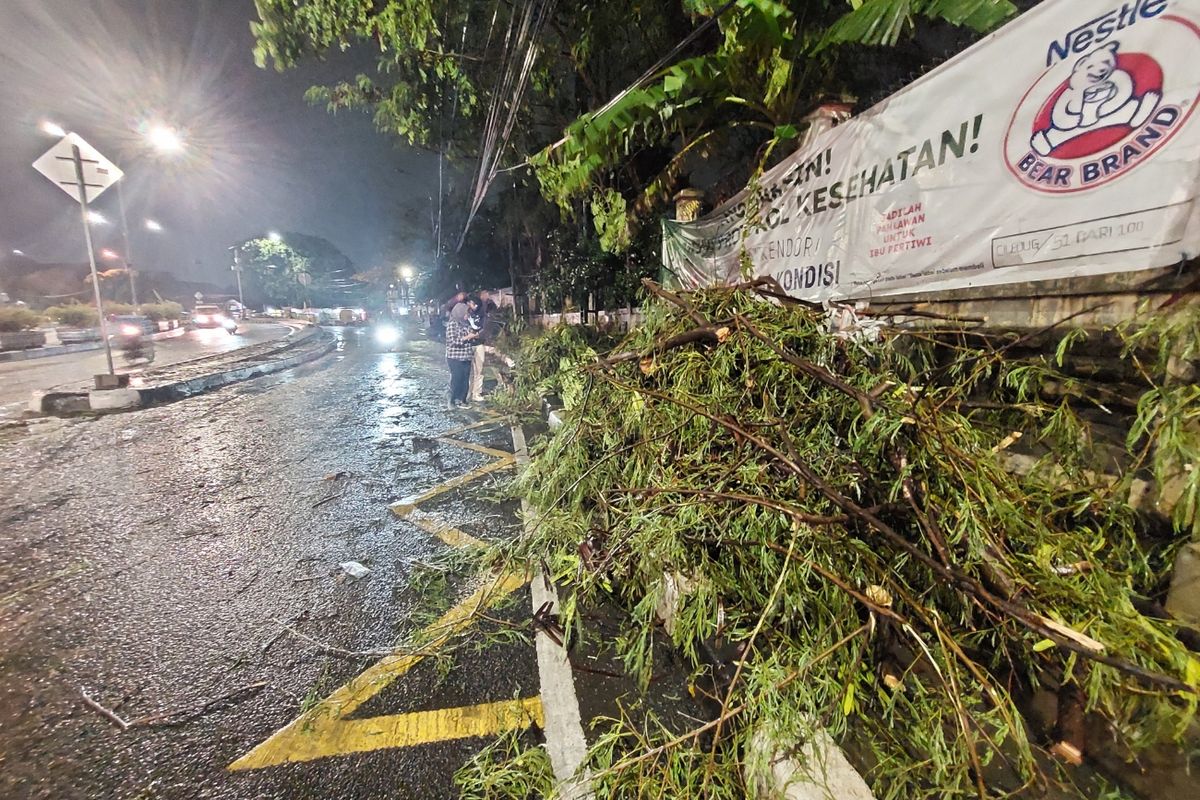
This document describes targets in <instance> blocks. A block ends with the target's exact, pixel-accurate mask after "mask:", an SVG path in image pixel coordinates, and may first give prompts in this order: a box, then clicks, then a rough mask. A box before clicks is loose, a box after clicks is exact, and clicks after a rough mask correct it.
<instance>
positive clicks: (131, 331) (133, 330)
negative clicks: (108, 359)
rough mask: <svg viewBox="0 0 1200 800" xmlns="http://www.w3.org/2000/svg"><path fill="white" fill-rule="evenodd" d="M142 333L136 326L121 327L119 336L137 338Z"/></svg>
mask: <svg viewBox="0 0 1200 800" xmlns="http://www.w3.org/2000/svg"><path fill="white" fill-rule="evenodd" d="M141 332H142V329H141V328H139V327H138V326H137V325H122V326H121V334H122V335H124V336H137V335H139V334H140V333H141Z"/></svg>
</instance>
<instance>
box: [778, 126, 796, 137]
mask: <svg viewBox="0 0 1200 800" xmlns="http://www.w3.org/2000/svg"><path fill="white" fill-rule="evenodd" d="M799 135H800V131H799V130H798V129H797V128H796V126H795V125H776V126H775V138H776V139H795V138H796V137H797V136H799Z"/></svg>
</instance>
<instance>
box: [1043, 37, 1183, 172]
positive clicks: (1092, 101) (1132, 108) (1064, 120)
mask: <svg viewBox="0 0 1200 800" xmlns="http://www.w3.org/2000/svg"><path fill="white" fill-rule="evenodd" d="M1118 47H1119V44H1118V43H1117V42H1110V43H1109V44H1107V45H1105V46H1104V47H1101V48H1099V49H1097V50H1093V51H1092V52H1090V53H1088V54H1087V55H1085V56H1083V57H1082V58H1080V59H1079V60H1078V61H1076V62H1075V66H1074V67H1073V68H1072V70H1071V77H1070V79H1069V80H1068V81H1067V89H1066V91H1064V92H1063V93H1062V95H1061V96H1060V97H1059V98H1058V101H1057V102H1056V103H1055V104H1054V109H1053V111H1051V112H1050V127H1048V128H1046V129H1045V130H1040V131H1038V132H1037V133H1035V134H1034V135H1033V138H1031V139H1030V140H1029V145H1030V146H1031V147H1032V148H1033V149H1034V151H1035V152H1037V153H1038V155H1041V156H1048V155H1050V153H1051V152H1052V151H1053V150H1054V149H1055V148H1056V147H1058V146H1059V145H1061V144H1064V143H1065V142H1069V141H1071V140H1072V139H1074V138H1076V137H1077V136H1082V135H1083V134H1085V133H1090V132H1091V131H1095V130H1100V129H1101V128H1109V127H1112V126H1114V125H1130V126H1132V127H1134V128H1136V127H1137V126H1139V125H1141V124H1142V123H1143V122H1145V121H1146V120H1148V119H1150V115H1151V114H1153V113H1154V109H1156V108H1157V107H1158V102H1159V100H1161V99H1162V97H1161V95H1160V94H1159V93H1158V92H1155V91H1148V92H1145V93H1144V94H1143V95H1142V96H1141V97H1138V96H1136V94H1135V90H1134V86H1133V78H1132V77H1131V76H1130V75H1129V73H1128V72H1126V71H1125V70H1123V69H1120V68H1118V67H1117V48H1118Z"/></svg>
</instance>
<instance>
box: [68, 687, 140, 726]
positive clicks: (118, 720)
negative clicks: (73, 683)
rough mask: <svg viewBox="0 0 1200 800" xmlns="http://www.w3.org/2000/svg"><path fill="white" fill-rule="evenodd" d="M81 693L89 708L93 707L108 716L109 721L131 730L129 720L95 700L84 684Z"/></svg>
mask: <svg viewBox="0 0 1200 800" xmlns="http://www.w3.org/2000/svg"><path fill="white" fill-rule="evenodd" d="M79 694H80V695H82V696H83V702H84V703H85V704H86V705H87V706H88V708H91V709H92V710H93V711H97V712H99V713H100V714H102V715H104V717H105V718H107V719H108V720H109V722H111V723H112V724H114V725H116V726H117V727H118V728H120V729H121V730H123V731H127V730H129V725H130V723H129V722H127V721H126V720H124V719H122V718H121V717H120V716H118V715H117V713H116V712H115V711H110V710H109V709H107V708H105V707H104V706H102V705H100V703H98V702H96V701H95V700H93V699H92V697H91V695H89V694H88V693H87V690H86V689H84V688H83V687H82V686H81V687H79Z"/></svg>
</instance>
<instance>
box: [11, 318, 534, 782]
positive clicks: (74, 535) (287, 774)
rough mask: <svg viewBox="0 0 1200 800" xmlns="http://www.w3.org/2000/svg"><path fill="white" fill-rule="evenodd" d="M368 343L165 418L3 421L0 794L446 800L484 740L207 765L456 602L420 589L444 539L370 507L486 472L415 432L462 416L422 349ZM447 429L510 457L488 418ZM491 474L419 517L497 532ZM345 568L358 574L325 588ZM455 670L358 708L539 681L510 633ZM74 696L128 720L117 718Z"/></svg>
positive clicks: (468, 697)
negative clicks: (256, 764)
mask: <svg viewBox="0 0 1200 800" xmlns="http://www.w3.org/2000/svg"><path fill="white" fill-rule="evenodd" d="M368 341H369V340H368V339H367V337H366V336H365V335H364V334H361V333H357V332H353V331H351V332H346V333H345V334H344V335H343V338H342V341H341V344H340V346H339V350H338V351H337V352H336V353H335V354H332V355H330V356H326V357H325V358H323V359H320V360H318V361H316V362H314V363H312V364H308V365H305V366H303V367H300V368H297V369H296V370H291V371H288V372H284V373H279V374H277V375H274V376H270V377H267V378H262V379H258V380H256V381H251V382H248V383H243V384H239V385H236V386H233V387H228V388H226V389H223V390H221V391H218V392H215V393H212V394H209V395H205V396H201V397H196V398H192V399H189V400H186V401H183V402H179V403H175V404H173V405H169V406H164V407H160V408H153V409H147V410H142V411H138V412H134V413H129V414H123V415H113V416H107V417H101V418H97V419H77V420H51V421H47V422H45V423H43V424H38V425H34V426H31V427H29V428H18V429H7V430H0V453H2V459H3V460H2V462H0V463H3V464H4V468H3V470H2V471H0V531H2V532H3V533H2V535H0V641H3V643H4V646H3V650H2V652H0V797H3V798H14V799H17V798H21V799H23V798H55V799H56V800H58V799H60V798H152V797H162V798H359V797H364V798H365V797H372V798H376V797H387V798H442V797H453V796H455V793H454V791H453V788H452V784H451V781H450V776H451V774H452V773H453V771H454V770H455V769H456V768H457V767H458V766H460V765H461V764H462V763H463V762H464V761H465V760H466V759H467V758H469V757H470V756H471V755H472V754H473V753H475V752H477V751H478V750H479V749H480V748H481V747H482V746H483V745H484V744H486V740H483V739H457V740H452V741H448V742H441V743H436V744H424V745H418V746H413V747H407V748H400V749H383V750H377V751H375V752H370V753H359V754H350V755H331V756H329V757H326V758H320V759H317V760H312V761H308V762H306V763H299V764H284V765H281V766H272V767H266V768H263V769H257V770H251V771H245V772H230V771H229V770H227V766H228V765H229V764H230V763H231V762H233V761H234V760H236V759H238V758H239V757H241V756H243V755H244V754H246V753H247V752H248V751H250V750H251V749H252V748H254V747H255V746H257V745H258V744H259V743H260V742H262V741H264V740H265V739H267V738H268V737H270V736H271V735H272V733H274V732H275V731H277V730H278V729H280V728H281V727H282V726H284V725H286V724H288V723H289V722H291V721H292V720H293V719H295V718H296V717H297V716H298V715H299V714H300V712H301V710H302V708H308V707H310V706H311V705H312V703H313V702H314V701H315V700H318V699H320V698H322V697H325V696H326V695H328V694H329V693H330V692H331V691H333V690H334V689H336V688H337V687H339V686H341V685H343V684H344V683H346V682H347V681H348V680H350V679H351V678H353V677H354V676H356V675H358V674H359V673H360V672H361V671H362V670H363V669H365V668H367V667H370V666H371V665H372V664H374V663H375V662H377V661H378V660H379V659H378V657H377V656H365V657H364V656H355V655H348V654H346V653H344V652H339V650H338V649H340V650H341V651H363V650H376V649H381V648H383V649H386V648H388V647H390V646H392V645H393V644H394V643H395V642H396V641H397V640H398V639H402V638H403V637H404V636H405V635H406V634H408V633H410V632H411V631H413V630H415V629H417V628H419V627H420V626H422V625H424V624H426V623H427V622H428V620H429V619H430V618H431V615H436V614H438V613H441V612H442V611H444V610H445V609H446V608H447V607H448V606H449V605H450V604H451V603H452V602H454V601H455V600H456V599H457V598H458V597H460V596H461V595H463V594H465V593H466V592H467V591H469V589H470V587H467V586H462V585H459V583H458V582H456V581H455V580H450V581H448V582H443V585H441V586H440V587H439V586H438V585H437V582H436V581H433V582H431V581H430V580H429V579H428V577H429V575H430V574H433V573H435V572H436V571H430V570H428V569H426V568H424V567H422V566H421V565H422V564H431V563H432V564H434V566H437V563H438V562H439V559H440V558H442V557H443V556H444V554H445V553H446V551H447V546H446V545H444V544H442V543H441V542H440V541H438V540H437V539H435V538H434V537H433V536H431V535H430V534H429V533H427V532H425V531H423V530H420V529H418V528H417V527H415V526H414V525H412V524H411V523H409V522H407V521H403V520H400V519H398V518H397V517H396V516H395V515H393V514H392V513H391V512H390V510H389V507H388V506H389V503H392V502H395V501H396V500H399V499H401V498H403V497H406V496H409V495H412V494H415V493H418V492H422V491H425V490H427V489H429V488H431V487H434V486H436V485H438V484H439V483H440V482H441V481H443V480H445V479H446V478H449V477H453V476H456V475H459V474H462V473H464V472H467V471H468V470H470V469H472V468H475V467H478V466H480V465H483V464H486V463H488V462H489V461H490V460H491V459H490V457H489V456H487V455H485V454H481V453H477V452H473V451H471V450H467V449H463V448H461V447H449V446H444V445H441V444H438V443H430V442H428V441H427V440H425V439H422V438H417V440H416V442H414V437H430V436H435V435H437V434H439V433H441V432H443V431H446V430H447V429H450V428H453V427H456V426H461V425H463V424H466V423H470V422H472V421H474V420H476V419H478V418H479V417H478V415H477V414H475V413H473V412H451V411H448V410H447V409H446V407H445V391H444V386H445V365H444V362H443V361H441V358H440V353H439V352H438V349H437V347H436V346H435V345H432V344H431V343H428V342H423V341H415V342H412V343H410V344H407V345H405V346H404V347H403V348H402V351H401V352H398V353H379V352H375V350H374V349H373V348H372V347H371V346H369V345H367V344H366V342H368ZM460 438H463V439H469V440H470V441H473V442H475V443H478V444H485V445H487V446H489V447H493V448H496V449H503V450H511V447H512V445H511V439H510V438H509V431H508V429H507V428H506V427H505V426H504V425H503V424H498V425H495V426H493V427H491V428H482V429H478V430H476V431H472V432H471V433H469V434H463V435H462V436H461V437H460ZM338 473H344V474H342V475H340V476H338ZM507 474H508V473H507V472H505V471H499V472H496V473H492V474H491V475H489V476H487V477H485V478H482V479H481V480H479V481H477V482H475V483H472V484H470V486H469V487H464V488H463V489H460V490H456V491H454V492H450V493H447V494H445V495H443V496H441V497H440V498H438V499H437V500H436V501H433V502H431V503H430V504H429V505H428V506H427V507H426V508H425V510H426V511H428V512H430V513H440V514H443V515H444V516H445V517H446V518H448V519H450V520H451V521H452V522H455V523H460V526H461V527H462V528H463V529H464V530H465V531H467V532H468V533H471V534H472V535H475V536H478V537H481V538H487V537H495V536H508V535H512V533H513V532H514V530H515V524H516V522H515V516H514V513H513V509H512V504H511V503H505V502H503V501H502V500H500V499H498V498H497V496H496V495H497V489H498V487H499V485H500V483H501V482H502V481H504V480H505V479H506V476H507ZM348 560H355V561H359V562H361V563H362V564H364V565H366V566H367V567H369V568H370V569H371V570H372V573H371V574H370V575H368V576H367V577H365V578H362V579H359V580H353V579H350V578H348V577H346V576H345V575H343V574H341V571H340V570H339V569H338V564H339V562H343V561H348ZM416 577H422V580H421V581H420V582H419V583H414V578H416ZM514 597H515V599H514V604H513V605H512V606H511V608H509V609H508V610H501V611H498V612H497V616H500V617H509V618H511V619H514V620H520V619H524V620H527V619H528V617H529V609H528V605H529V599H528V590H527V589H522V590H519V591H518V592H517V593H516V595H515V596H514ZM289 628H290V630H288V629H289ZM303 637H310V638H303ZM453 659H454V660H453V661H452V662H451V663H450V665H449V668H447V664H446V662H445V660H444V659H441V660H440V663H439V660H437V659H426V660H425V661H422V662H421V663H419V664H418V665H417V666H416V667H414V668H413V669H412V671H411V672H409V673H408V674H407V675H405V676H404V677H403V678H402V679H400V680H398V681H396V682H395V683H393V684H392V685H391V686H389V687H388V688H387V689H386V691H383V692H380V693H379V694H378V695H376V696H375V697H373V698H372V699H371V700H370V701H369V702H368V703H366V704H365V705H364V706H363V707H361V708H360V709H359V710H358V711H357V712H356V714H357V715H358V716H362V717H372V716H375V715H381V714H403V713H408V712H412V711H420V710H429V709H435V708H441V707H450V706H465V705H471V704H476V703H490V702H498V701H504V700H509V699H511V698H513V697H522V698H528V697H531V696H533V695H536V694H537V693H538V686H537V671H536V664H535V661H534V658H533V652H532V647H531V646H530V645H528V644H524V643H521V642H517V643H514V644H503V645H500V644H496V645H493V644H487V645H486V646H484V649H483V650H482V652H479V653H476V652H474V651H473V650H469V649H468V650H463V651H455V655H454V656H453ZM81 689H85V690H86V691H87V692H88V693H89V694H90V696H91V697H93V698H95V700H97V701H98V702H100V703H101V704H102V705H104V706H105V707H107V708H110V709H115V710H116V712H117V713H118V714H119V715H120V716H121V717H123V718H124V719H126V720H131V719H139V718H140V719H143V720H145V719H146V718H149V722H148V723H146V722H143V724H139V725H136V726H134V727H131V728H130V729H128V730H121V729H119V728H118V727H117V726H116V725H114V724H113V723H111V722H110V721H109V720H108V719H106V718H105V717H103V716H102V715H101V714H100V713H99V712H97V711H95V710H93V709H92V708H89V707H88V706H86V705H85V704H84V703H83V701H82V699H81Z"/></svg>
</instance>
